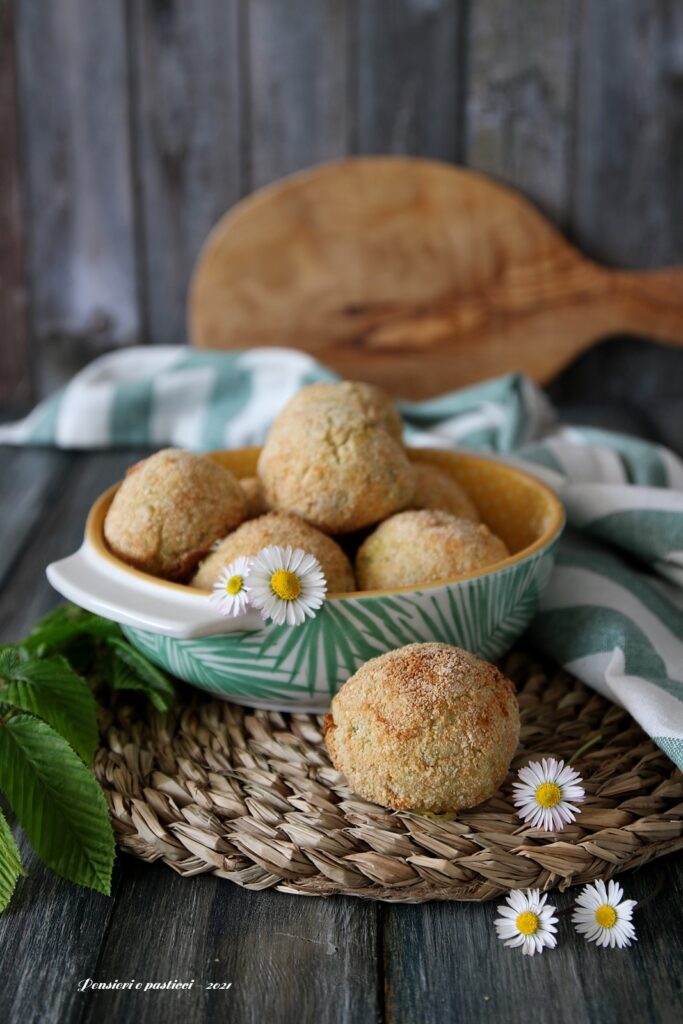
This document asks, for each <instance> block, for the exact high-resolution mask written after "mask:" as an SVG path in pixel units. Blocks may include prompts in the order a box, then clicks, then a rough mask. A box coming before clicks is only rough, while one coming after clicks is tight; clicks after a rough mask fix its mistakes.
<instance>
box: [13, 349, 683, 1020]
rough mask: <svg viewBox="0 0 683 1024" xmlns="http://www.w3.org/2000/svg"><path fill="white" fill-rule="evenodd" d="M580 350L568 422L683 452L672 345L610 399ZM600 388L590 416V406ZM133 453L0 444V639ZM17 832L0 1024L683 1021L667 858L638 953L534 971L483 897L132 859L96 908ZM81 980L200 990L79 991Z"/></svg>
mask: <svg viewBox="0 0 683 1024" xmlns="http://www.w3.org/2000/svg"><path fill="white" fill-rule="evenodd" d="M655 351H656V350H655ZM639 353H640V354H639ZM608 356H609V353H608ZM588 358H589V360H590V362H589V363H588V366H587V367H586V366H585V365H584V366H583V367H578V368H577V369H576V370H575V371H573V372H572V373H570V374H569V375H566V376H565V377H564V379H563V380H562V381H560V383H559V384H558V385H557V386H556V388H555V394H556V396H557V397H558V398H562V399H564V400H565V402H568V403H571V405H570V406H566V408H569V409H570V412H571V414H572V415H576V413H577V411H578V412H579V413H580V417H581V418H582V419H583V420H584V421H586V420H589V419H590V420H592V421H593V422H601V423H604V424H605V425H608V426H615V427H617V428H621V429H627V430H629V429H630V430H631V431H636V432H640V433H645V434H647V435H648V436H650V437H653V438H656V437H658V436H660V437H664V438H666V440H667V442H668V443H669V444H675V441H676V437H678V438H679V445H680V439H681V438H682V437H683V431H681V429H680V428H681V425H682V424H681V415H682V412H681V408H680V406H681V403H680V383H678V384H676V383H675V378H673V377H672V374H673V373H675V374H676V375H677V380H678V382H680V380H681V379H683V375H682V374H681V369H682V368H683V367H682V366H681V354H680V353H678V354H673V353H669V352H660V353H659V354H658V356H657V359H656V366H655V363H653V362H651V361H650V359H649V357H648V361H647V366H645V364H644V363H643V361H642V358H643V353H642V352H640V350H639V348H638V347H637V346H636V347H635V348H633V346H632V347H631V348H628V347H627V348H623V347H621V348H620V350H619V353H618V358H619V366H620V370H619V373H620V374H621V381H622V385H623V393H622V392H620V391H619V386H618V382H619V374H617V376H616V377H615V376H614V374H612V375H611V376H609V377H608V378H606V377H605V376H604V373H603V371H604V366H605V359H606V358H607V357H606V356H605V353H604V352H603V353H602V354H600V353H593V354H591V356H590V357H588ZM609 358H612V357H609ZM609 358H608V362H609ZM672 360H673V362H672ZM674 364H675V365H674ZM646 371H647V372H646ZM591 381H592V382H593V384H592V385H591V383H590V382H591ZM672 381H673V383H672ZM672 388H673V390H672ZM634 391H635V393H634ZM652 391H654V393H655V398H656V399H657V400H656V402H655V403H652V402H651V401H650V397H649V396H650V393H651V392H652ZM627 393H628V396H629V397H628V398H626V397H625V395H626V394H627ZM596 395H597V396H598V397H599V398H600V404H599V406H595V405H593V404H591V398H592V397H593V398H594V397H595V396H596ZM579 403H580V409H579ZM137 454H139V453H138V451H134V450H128V451H117V452H97V453H94V454H88V455H76V454H71V453H64V452H58V451H50V450H38V449H34V450H23V451H20V450H11V449H2V450H0V473H1V478H2V488H1V489H0V536H1V537H2V543H1V544H0V587H1V589H0V641H8V640H13V639H16V638H18V637H20V636H22V635H24V634H25V633H26V632H27V631H28V629H29V628H30V626H31V625H32V623H33V622H34V621H35V619H36V618H38V617H39V616H40V615H42V614H43V613H45V612H46V611H48V610H49V609H50V608H51V607H52V606H53V605H54V604H56V603H57V600H58V598H57V595H56V594H55V593H53V592H52V591H51V589H50V587H49V585H48V583H47V581H46V579H45V574H44V567H45V565H46V564H47V563H48V562H49V561H51V560H52V559H54V558H57V557H58V556H61V555H64V554H66V553H68V552H70V551H72V550H73V549H75V547H76V546H77V545H78V544H79V542H80V539H81V534H82V530H83V522H84V517H85V513H86V510H87V509H88V507H89V505H90V503H91V502H92V501H93V499H94V498H95V497H96V496H97V495H98V494H99V493H100V492H101V491H102V490H104V488H105V487H106V486H108V484H110V483H111V482H112V481H114V480H116V479H118V478H120V476H121V475H122V473H123V472H124V470H125V468H126V467H127V466H128V465H129V464H130V463H131V462H132V461H133V460H134V458H135V456H136V455H137ZM18 835H19V841H20V846H21V849H22V856H23V858H24V863H25V864H26V866H27V867H28V871H29V875H28V878H26V879H23V880H22V881H20V883H19V885H18V888H17V891H16V894H15V898H14V900H13V902H12V904H11V907H10V909H9V910H8V911H7V912H6V913H5V915H4V916H3V917H0V949H1V950H2V960H1V964H2V966H1V969H0V1021H3V1022H4V1021H8V1022H11V1024H14V1022H22V1024H29V1022H32V1021H35V1022H39V1024H50V1022H57V1021H59V1022H60V1024H70V1022H81V1021H83V1022H85V1021H106V1022H110V1021H111V1022H114V1021H121V1022H126V1024H127V1022H129V1021H131V1020H133V1019H136V1018H139V1019H142V1020H143V1021H146V1022H155V1021H161V1020H163V1021H164V1022H167V1024H172V1022H174V1021H178V1022H187V1021H192V1022H200V1021H205V1020H206V1021H209V1020H217V1019H226V1020H230V1021H231V1022H233V1024H237V1022H240V1024H241V1022H245V1024H246V1022H254V1024H261V1022H263V1021H268V1022H270V1024H278V1022H286V1024H290V1022H292V1024H299V1022H303V1024H309V1022H310V1024H319V1022H324V1021H330V1022H332V1021H333V1022H336V1024H342V1022H344V1024H366V1022H368V1024H369V1022H376V1021H385V1020H386V1021H391V1022H396V1024H399V1022H401V1024H432V1022H453V1021H466V1022H477V1021H480V1020H482V1021H483V1020H491V1021H496V1022H505V1024H513V1022H519V1024H528V1022H529V1021H530V1020H533V1021H534V1022H535V1024H544V1022H549V1024H565V1022H566V1024H570V1022H571V1024H575V1022H583V1021H591V1022H592V1021H595V1022H598V1021H599V1022H600V1024H609V1022H617V1021H619V1022H620V1021H635V1022H653V1024H655V1022H657V1024H658V1022H665V1024H668V1022H669V1021H671V1022H680V1021H681V1020H682V1019H683V856H682V855H680V854H679V855H674V856H671V857H669V858H666V859H664V860H661V861H658V862H656V863H653V864H650V865H648V866H647V867H644V868H641V869H640V870H638V871H636V872H633V873H631V874H628V875H625V876H623V877H622V881H623V883H624V886H625V888H626V891H627V895H628V896H629V897H632V898H634V899H636V900H638V902H639V904H640V909H639V910H638V911H637V913H636V918H635V920H636V926H637V930H638V937H639V941H638V943H637V945H636V946H635V947H634V948H633V949H631V950H627V951H623V952H620V951H611V950H602V949H597V948H596V947H594V946H589V945H587V944H586V943H585V942H584V941H583V940H582V939H581V938H579V937H578V936H576V935H574V934H573V933H571V929H570V928H566V927H565V928H563V930H562V934H563V941H562V943H561V945H560V946H559V947H558V949H556V950H555V951H549V952H546V953H545V955H543V956H542V957H534V958H533V959H531V958H528V957H522V956H521V955H519V953H518V952H517V951H511V950H507V949H504V948H503V946H502V945H501V944H500V943H499V942H498V940H497V939H496V937H495V932H494V929H493V919H494V917H495V916H496V915H495V906H494V904H484V905H481V904H463V903H450V904H427V905H420V906H393V905H390V904H377V903H366V902H363V901H361V900H354V899H352V898H342V897H338V898H333V899H329V900H321V899H317V898H305V897H302V896H287V895H283V894H280V893H275V892H267V891H266V892H248V891H244V890H241V889H239V888H238V887H237V886H234V885H232V884H231V883H229V882H226V881H221V880H219V879H217V878H214V877H209V876H199V877H196V878H192V879H182V878H180V877H178V876H177V875H175V874H174V873H173V872H172V871H171V870H170V869H169V868H167V867H164V866H162V865H154V866H150V865H147V864H144V863H142V862H140V861H137V860H135V859H133V858H132V857H129V856H126V855H119V856H118V862H117V866H116V869H115V874H114V887H113V894H112V896H111V898H110V899H107V898H105V897H102V896H99V895H97V894H95V893H92V892H90V891H87V890H84V889H78V888H77V887H75V886H73V885H70V884H68V883H67V882H64V881H62V880H61V879H59V878H57V877H56V876H55V875H53V874H51V873H50V872H49V871H47V870H46V869H45V868H44V867H43V866H42V865H41V864H40V862H39V861H38V860H37V859H36V858H35V856H33V854H32V853H31V852H30V850H29V847H28V844H27V843H26V840H25V838H24V837H23V834H22V833H21V832H19V833H18ZM556 896H557V898H556V900H555V902H556V903H557V905H558V906H559V908H560V909H566V908H567V907H568V906H569V905H570V904H571V902H572V894H571V893H565V894H562V895H559V894H556ZM88 978H93V979H97V980H101V981H115V980H117V979H118V980H119V981H129V980H131V979H135V980H136V981H143V982H146V981H152V982H154V981H167V980H174V979H177V980H178V981H180V982H191V981H192V982H193V983H194V984H193V986H192V988H188V989H184V990H182V989H181V990H176V991H165V992H160V991H151V992H147V993H144V992H136V991H132V992H131V991H104V992H102V991H97V992H96V991H93V990H89V991H86V992H80V991H79V985H80V984H81V982H83V981H85V980H86V979H88ZM214 983H218V984H219V985H220V984H221V983H225V985H227V984H228V983H229V984H230V987H229V988H227V989H226V988H223V989H221V988H217V989H211V988H210V986H211V985H212V984H214Z"/></svg>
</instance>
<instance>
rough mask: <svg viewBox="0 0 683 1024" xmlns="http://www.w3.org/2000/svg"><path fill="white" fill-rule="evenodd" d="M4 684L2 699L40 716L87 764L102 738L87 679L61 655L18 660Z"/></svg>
mask: <svg viewBox="0 0 683 1024" xmlns="http://www.w3.org/2000/svg"><path fill="white" fill-rule="evenodd" d="M5 679H7V683H6V685H5V686H2V687H0V701H3V702H4V703H6V704H11V705H12V706H13V707H15V708H19V710H20V711H28V712H30V713H31V714H32V715H38V717H39V718H43V719H45V721H46V722H47V723H48V724H49V725H51V726H52V728H53V729H56V730H57V732H58V733H60V735H62V736H63V737H64V739H65V740H67V742H68V743H70V744H71V746H72V747H73V748H74V750H75V751H76V753H77V754H80V756H81V757H82V758H83V760H84V761H85V762H86V764H90V763H91V762H92V759H93V758H94V756H95V751H96V750H97V741H98V728H97V704H96V703H95V698H94V697H93V695H92V693H91V692H90V688H89V686H88V684H87V683H86V681H85V679H83V678H82V677H81V676H79V675H78V674H77V673H76V672H74V670H73V669H72V668H71V666H70V665H69V662H68V661H67V660H66V658H62V657H60V656H57V657H54V658H43V659H40V660H34V661H24V662H16V663H15V664H14V665H13V666H12V667H11V668H10V670H9V672H8V673H7V675H6V676H5Z"/></svg>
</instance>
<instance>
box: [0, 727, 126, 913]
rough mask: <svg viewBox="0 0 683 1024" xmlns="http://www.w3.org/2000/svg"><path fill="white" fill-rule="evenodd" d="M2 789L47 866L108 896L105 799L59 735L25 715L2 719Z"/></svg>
mask: <svg viewBox="0 0 683 1024" xmlns="http://www.w3.org/2000/svg"><path fill="white" fill-rule="evenodd" d="M0 788H2V789H3V790H4V792H5V793H6V794H7V797H8V799H9V802H10V804H11V805H12V808H13V809H14V813H15V814H16V816H17V818H18V819H19V821H20V822H21V824H22V826H23V828H24V830H25V832H26V834H27V835H28V838H29V840H30V842H31V845H32V846H33V849H34V850H35V851H36V853H37V854H38V856H39V857H40V858H41V860H43V861H44V862H45V864H47V866H48V867H49V868H51V869H52V870H53V871H56V872H57V874H58V875H61V876H62V877H63V878H67V879H68V880H69V881H70V882H76V883H77V884H78V885H86V886H89V887H90V888H92V889H96V890H97V892H101V893H105V894H106V895H109V892H110V890H111V872H112V866H113V863H114V836H113V833H112V828H111V823H110V821H109V812H108V810H107V802H106V800H105V798H104V793H103V792H102V790H101V789H100V787H99V785H98V783H97V780H96V779H95V776H94V775H93V774H92V773H91V772H90V770H89V769H88V768H86V766H85V765H84V764H83V762H82V761H81V759H80V758H79V757H78V756H77V755H76V754H75V753H74V751H73V750H72V749H71V747H70V746H69V744H68V743H67V742H66V740H65V739H64V738H63V737H62V736H60V735H59V733H57V732H55V731H54V729H53V728H52V727H51V726H49V725H48V724H47V723H46V722H42V721H41V720H40V719H39V718H33V717H31V716H30V715H25V714H18V715H13V716H12V717H11V718H9V719H8V720H6V721H5V722H4V723H2V724H1V725H0Z"/></svg>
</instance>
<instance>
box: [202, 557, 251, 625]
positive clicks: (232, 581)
mask: <svg viewBox="0 0 683 1024" xmlns="http://www.w3.org/2000/svg"><path fill="white" fill-rule="evenodd" d="M250 570H251V559H250V558H244V557H240V558H236V559H235V561H234V562H231V564H230V565H228V566H226V568H225V569H223V571H222V572H221V574H220V576H219V577H218V579H217V580H216V582H215V583H214V585H213V591H212V593H211V597H210V598H209V600H210V601H213V603H214V604H217V605H218V610H219V611H220V613H221V615H229V616H233V618H237V616H238V615H244V613H245V611H246V610H247V605H248V603H249V595H248V593H247V588H246V581H247V578H248V576H249V572H250Z"/></svg>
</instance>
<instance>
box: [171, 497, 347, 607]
mask: <svg viewBox="0 0 683 1024" xmlns="http://www.w3.org/2000/svg"><path fill="white" fill-rule="evenodd" d="M273 544H276V545H278V546H279V547H282V548H286V547H292V548H301V549H302V550H303V551H306V552H307V554H309V555H313V556H314V558H317V559H318V561H319V562H320V567H321V569H322V571H323V573H324V574H325V579H326V580H327V589H328V591H329V592H330V593H341V592H343V591H349V590H355V589H356V581H355V578H354V575H353V569H352V567H351V563H350V561H349V559H348V558H347V556H346V555H345V554H344V552H343V551H342V549H341V548H340V547H339V545H338V544H337V543H335V541H333V540H332V538H331V537H328V536H327V535H326V534H324V533H321V532H320V530H316V529H315V527H314V526H310V525H309V524H308V523H306V522H304V520H303V519H300V518H299V517H298V516H290V515H286V514H285V513H284V512H268V513H267V514H266V515H264V516H259V517H258V518H257V519H250V520H248V521H247V522H246V523H242V525H241V526H239V527H238V528H237V529H236V530H234V531H233V533H230V534H228V536H227V537H226V538H225V539H224V540H222V541H221V543H220V544H219V545H218V547H217V548H216V549H215V550H214V551H212V552H211V553H210V554H209V555H207V557H206V558H205V559H204V561H203V562H202V563H201V565H200V566H199V569H198V570H197V572H196V573H195V575H194V577H193V578H192V580H191V586H193V587H201V588H203V589H205V590H210V589H211V587H212V586H213V585H214V583H215V582H216V580H217V579H218V576H219V575H220V573H221V570H222V569H225V568H226V567H227V566H228V565H230V563H231V562H234V561H235V559H236V558H239V557H240V556H241V555H244V556H245V557H247V558H249V557H251V556H254V555H257V554H258V553H259V551H261V550H262V549H263V548H267V547H270V546H271V545H273Z"/></svg>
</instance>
